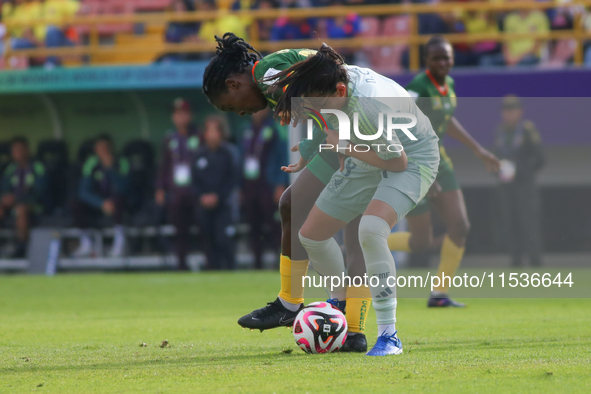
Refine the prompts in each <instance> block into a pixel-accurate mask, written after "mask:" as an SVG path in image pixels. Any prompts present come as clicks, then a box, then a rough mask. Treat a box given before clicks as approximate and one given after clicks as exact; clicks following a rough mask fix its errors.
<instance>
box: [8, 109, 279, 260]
mask: <svg viewBox="0 0 591 394" xmlns="http://www.w3.org/2000/svg"><path fill="white" fill-rule="evenodd" d="M171 112H172V116H171V118H172V123H173V125H174V127H173V128H172V129H171V130H170V131H168V133H167V134H166V137H165V138H164V140H163V142H162V145H161V148H160V149H161V151H160V155H159V156H160V160H159V163H158V164H156V155H155V154H154V152H153V148H152V145H151V144H150V143H149V142H147V141H144V140H135V141H129V142H128V143H127V144H125V146H124V147H123V149H122V150H121V152H117V151H116V149H115V146H114V144H113V140H112V138H111V136H110V135H109V134H108V133H105V134H101V135H98V136H96V137H95V138H92V139H90V140H88V141H86V142H85V143H83V144H82V145H81V146H80V147H79V150H78V154H77V158H76V160H74V162H73V163H69V158H68V152H67V148H66V145H65V143H64V141H60V140H50V141H44V142H42V143H40V144H39V146H38V147H37V154H36V155H33V154H32V153H31V149H30V147H29V142H28V141H27V139H26V138H24V137H18V138H14V139H13V140H11V141H7V142H5V143H2V144H0V175H1V177H0V226H1V227H9V228H10V227H12V228H14V229H15V234H14V235H15V240H16V242H15V247H14V248H13V250H12V251H11V253H10V255H9V256H6V257H11V258H22V257H24V256H25V254H26V250H27V242H28V240H29V232H30V229H31V227H32V226H34V225H37V224H39V225H43V224H45V225H48V226H51V227H57V226H62V227H71V226H73V227H75V228H78V229H79V230H80V231H79V242H78V245H77V247H76V249H75V250H72V251H71V255H72V256H73V257H76V258H85V257H91V256H94V257H101V256H96V248H95V246H96V245H93V237H92V236H91V232H90V231H91V230H92V229H96V228H101V227H110V228H111V227H112V228H113V230H114V231H113V240H112V243H111V249H110V251H109V252H108V255H109V257H122V256H124V255H126V253H128V252H129V246H128V245H127V241H126V238H127V237H126V234H127V231H126V228H127V227H129V226H137V227H142V226H144V227H145V226H147V225H162V224H166V223H171V224H173V225H174V227H175V229H176V232H175V235H174V244H173V247H172V250H170V251H171V252H172V251H174V252H175V253H176V255H177V258H178V259H177V261H178V266H179V268H180V269H183V270H186V269H188V264H187V255H188V254H189V252H191V251H192V249H194V248H193V247H194V246H195V245H197V246H198V249H199V250H200V251H202V252H204V253H205V255H206V257H207V265H206V268H207V269H233V268H234V267H235V240H236V227H235V225H236V224H237V223H238V222H240V223H246V224H248V226H249V231H248V235H249V244H250V249H251V251H252V255H253V257H254V262H253V265H254V267H255V268H259V269H260V268H263V252H264V250H265V249H271V250H274V251H275V250H278V248H279V238H278V234H280V230H279V222H278V220H277V218H278V215H276V209H277V205H278V200H279V197H280V196H281V194H282V193H283V191H284V190H285V188H286V187H287V186H288V183H289V178H288V176H287V174H285V173H283V172H282V171H281V170H280V167H281V165H283V164H285V163H286V162H287V141H286V136H285V135H282V133H281V132H280V130H279V129H278V128H277V126H276V123H275V122H274V121H273V119H272V117H271V114H270V112H269V111H268V110H266V111H261V112H259V113H257V114H255V115H253V116H252V120H251V124H250V126H249V127H248V128H247V129H246V130H241V132H240V133H239V134H240V135H242V136H243V137H242V138H241V139H240V140H239V141H233V142H231V141H230V130H229V127H228V123H227V121H226V119H225V117H223V116H221V115H210V116H208V117H207V118H206V119H205V121H204V123H203V124H202V125H196V124H195V123H194V122H193V112H192V110H191V106H190V104H189V102H188V101H186V100H185V99H183V98H178V99H176V100H175V101H174V103H173V105H172V111H171ZM67 174H70V175H71V176H68V175H67ZM68 190H70V192H69V193H68ZM56 219H57V221H56ZM52 220H53V222H52ZM195 227H197V228H198V229H199V232H198V240H199V241H198V242H192V237H193V236H194V234H193V233H192V232H191V229H192V228H195Z"/></svg>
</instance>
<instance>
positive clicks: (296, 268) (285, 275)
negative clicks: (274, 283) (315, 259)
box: [279, 255, 309, 304]
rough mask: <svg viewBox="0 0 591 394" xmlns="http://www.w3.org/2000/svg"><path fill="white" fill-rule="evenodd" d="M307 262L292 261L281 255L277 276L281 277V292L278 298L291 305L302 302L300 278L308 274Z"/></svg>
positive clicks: (302, 293)
mask: <svg viewBox="0 0 591 394" xmlns="http://www.w3.org/2000/svg"><path fill="white" fill-rule="evenodd" d="M308 261H309V260H294V261H292V260H291V259H290V258H289V257H287V256H283V255H281V259H280V260H279V274H280V275H281V291H280V292H279V297H280V298H282V299H284V300H285V301H287V302H291V303H292V304H302V303H303V302H304V288H303V287H302V277H303V276H306V273H307V272H308Z"/></svg>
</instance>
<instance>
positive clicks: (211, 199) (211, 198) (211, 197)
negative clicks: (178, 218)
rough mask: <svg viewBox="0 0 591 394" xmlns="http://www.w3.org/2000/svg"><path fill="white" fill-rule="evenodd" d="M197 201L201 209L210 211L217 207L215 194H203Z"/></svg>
mask: <svg viewBox="0 0 591 394" xmlns="http://www.w3.org/2000/svg"><path fill="white" fill-rule="evenodd" d="M199 201H200V202H201V205H202V206H203V207H205V208H207V209H212V208H215V207H216V206H217V205H218V195H217V194H215V193H208V194H204V195H202V196H201V198H200V200H199Z"/></svg>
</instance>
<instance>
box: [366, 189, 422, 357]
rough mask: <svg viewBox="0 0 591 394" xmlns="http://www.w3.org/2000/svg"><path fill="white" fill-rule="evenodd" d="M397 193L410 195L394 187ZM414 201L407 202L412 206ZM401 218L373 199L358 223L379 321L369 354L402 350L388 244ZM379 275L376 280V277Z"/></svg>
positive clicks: (391, 208)
mask: <svg viewBox="0 0 591 394" xmlns="http://www.w3.org/2000/svg"><path fill="white" fill-rule="evenodd" d="M392 192H393V193H397V194H399V195H398V196H397V197H400V198H401V199H404V198H406V199H408V200H410V198H409V197H407V196H405V195H403V194H402V193H401V192H399V191H397V190H395V189H392ZM413 205H414V203H413V202H412V201H410V202H409V203H408V206H409V209H410V208H411V207H412V206H413ZM397 221H398V214H397V213H396V210H395V209H394V208H393V207H392V206H391V205H389V204H388V203H386V202H384V201H380V200H372V201H371V203H370V204H369V206H368V207H367V210H366V212H365V214H364V215H363V217H362V218H361V222H360V224H359V241H360V242H361V247H362V250H363V256H364V258H365V264H366V267H367V276H368V277H369V278H370V291H371V295H372V299H373V306H374V309H375V311H376V318H377V323H378V340H377V341H376V344H375V345H374V346H373V348H372V349H371V350H370V351H369V352H368V353H367V355H368V356H386V355H395V354H401V353H402V344H401V342H400V340H399V339H398V336H397V331H396V306H397V301H396V282H395V280H396V265H395V263H394V257H393V256H392V253H391V252H390V248H389V247H388V235H389V234H390V230H391V229H392V227H394V225H395V224H396V223H397ZM376 278H377V283H376V281H374V279H376Z"/></svg>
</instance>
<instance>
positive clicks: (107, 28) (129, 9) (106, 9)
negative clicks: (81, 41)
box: [77, 0, 135, 36]
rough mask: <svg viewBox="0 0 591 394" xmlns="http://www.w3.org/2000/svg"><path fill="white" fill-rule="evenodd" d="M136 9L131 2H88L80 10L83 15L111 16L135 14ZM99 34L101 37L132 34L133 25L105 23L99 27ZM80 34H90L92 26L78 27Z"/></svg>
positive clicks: (113, 0)
mask: <svg viewBox="0 0 591 394" xmlns="http://www.w3.org/2000/svg"><path fill="white" fill-rule="evenodd" d="M134 12H135V7H134V5H133V4H132V3H131V2H127V1H125V2H122V1H117V0H110V1H108V0H107V1H106V0H86V1H85V2H84V4H83V5H82V7H81V9H80V14H82V15H109V14H133V13H134ZM97 28H98V32H99V35H101V36H110V35H113V34H116V33H130V32H132V31H133V24H131V23H118V24H113V23H105V24H99V25H98V27H97ZM77 30H78V34H80V35H88V34H90V30H91V29H90V26H89V25H83V26H78V27H77Z"/></svg>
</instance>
